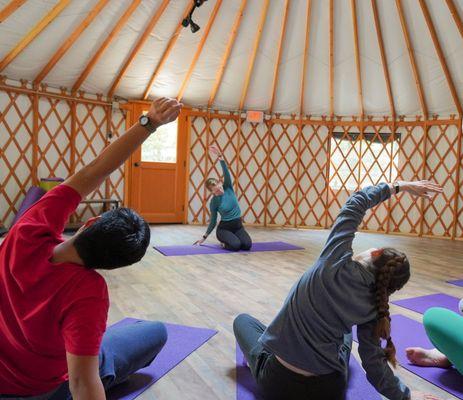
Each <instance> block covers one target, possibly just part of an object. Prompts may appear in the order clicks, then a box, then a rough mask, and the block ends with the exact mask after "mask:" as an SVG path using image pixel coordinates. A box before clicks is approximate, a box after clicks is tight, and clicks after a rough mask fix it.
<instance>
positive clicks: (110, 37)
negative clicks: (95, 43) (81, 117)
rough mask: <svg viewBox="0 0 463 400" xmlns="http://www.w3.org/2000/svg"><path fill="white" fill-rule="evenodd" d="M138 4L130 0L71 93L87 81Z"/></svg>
mask: <svg viewBox="0 0 463 400" xmlns="http://www.w3.org/2000/svg"><path fill="white" fill-rule="evenodd" d="M140 2H141V0H132V3H131V4H130V5H129V6H128V7H127V9H126V11H125V12H124V14H123V15H122V17H121V18H120V19H119V21H117V24H116V25H115V26H114V28H113V30H112V31H111V33H110V34H109V35H108V36H107V37H106V39H105V41H104V42H103V43H102V45H101V46H100V48H99V49H98V50H97V52H96V53H95V54H94V55H93V57H92V58H91V60H90V61H89V62H88V64H87V65H86V67H85V68H84V70H83V71H82V73H81V74H80V76H79V78H77V81H76V83H74V85H73V87H72V92H73V93H75V92H77V90H79V88H80V87H81V86H82V83H83V82H84V81H85V79H87V76H88V75H89V74H90V72H91V71H92V69H93V67H94V66H95V64H96V63H97V62H98V60H99V59H100V57H101V56H102V55H103V53H104V52H105V50H106V49H107V48H108V46H109V45H110V44H111V42H112V41H113V39H114V38H115V36H116V35H117V34H118V33H119V31H120V30H121V29H122V27H123V26H124V25H125V24H126V22H127V21H128V19H129V18H130V16H131V15H132V14H133V12H134V11H135V10H136V9H137V7H138V6H139V4H140Z"/></svg>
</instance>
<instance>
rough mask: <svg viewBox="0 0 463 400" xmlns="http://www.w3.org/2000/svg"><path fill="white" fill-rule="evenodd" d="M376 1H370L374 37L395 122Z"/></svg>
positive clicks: (389, 79) (393, 117)
mask: <svg viewBox="0 0 463 400" xmlns="http://www.w3.org/2000/svg"><path fill="white" fill-rule="evenodd" d="M376 1H377V0H371V7H372V8H373V18H374V21H375V28H376V36H377V37H378V45H379V52H380V54H381V64H382V65H383V72H384V79H385V81H386V89H387V96H388V98H389V106H390V109H391V116H392V119H393V120H394V121H395V106H394V98H393V96H392V88H391V78H390V75H389V66H388V64H387V57H386V52H385V51H384V41H383V34H382V31H381V22H380V20H379V14H378V7H377V4H376Z"/></svg>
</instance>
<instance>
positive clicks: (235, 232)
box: [216, 218, 252, 251]
mask: <svg viewBox="0 0 463 400" xmlns="http://www.w3.org/2000/svg"><path fill="white" fill-rule="evenodd" d="M216 233H217V239H218V240H219V242H221V243H223V244H224V246H225V248H226V249H227V250H230V251H239V250H250V249H251V247H252V240H251V237H250V236H249V234H248V233H247V232H246V231H245V229H244V226H243V223H242V222H241V218H237V219H233V220H231V221H220V224H219V226H218V227H217V232H216Z"/></svg>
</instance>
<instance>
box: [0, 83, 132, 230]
mask: <svg viewBox="0 0 463 400" xmlns="http://www.w3.org/2000/svg"><path fill="white" fill-rule="evenodd" d="M79 96H80V97H79ZM124 128H125V115H124V114H123V113H122V112H121V111H120V110H113V109H112V108H111V105H110V104H109V103H105V102H103V101H102V100H101V98H98V97H95V98H94V99H87V98H84V97H83V94H82V93H81V94H80V95H78V96H74V97H73V96H70V95H69V94H66V92H65V91H64V90H61V91H57V92H56V91H52V90H47V88H46V87H45V86H42V87H41V89H40V90H32V88H31V87H29V86H28V84H27V83H25V82H22V83H21V84H18V83H15V82H6V81H5V80H4V79H3V80H0V223H2V224H4V225H5V226H8V225H9V224H10V222H11V220H12V219H13V217H14V215H15V213H16V212H17V209H18V208H19V205H20V203H21V201H22V199H23V198H24V195H25V193H26V191H27V190H28V188H29V187H30V186H32V185H34V184H37V182H38V180H39V179H40V178H42V177H51V176H57V177H62V178H67V177H68V176H69V175H70V174H72V173H73V172H74V171H76V169H79V168H81V167H82V166H83V165H85V164H87V163H89V162H90V161H91V160H93V159H94V158H95V156H96V155H98V154H99V153H100V152H101V151H102V150H103V149H104V148H105V147H106V146H107V145H108V144H109V143H110V140H112V139H114V138H115V137H117V136H118V135H119V134H120V133H122V132H123V130H124ZM110 136H111V137H110ZM123 178H124V171H123V168H121V169H119V170H118V171H116V172H114V173H113V174H112V176H111V177H110V179H108V180H107V181H106V182H105V184H104V185H102V186H101V187H100V188H99V189H98V190H97V191H95V192H94V193H93V194H92V195H90V196H89V198H108V197H110V198H117V199H119V200H122V199H123V194H124V193H123V192H124V179H123ZM99 212H100V210H99V208H92V207H91V206H86V207H80V208H79V209H78V212H77V216H76V217H77V218H79V219H83V218H86V217H88V216H91V215H96V214H97V213H99Z"/></svg>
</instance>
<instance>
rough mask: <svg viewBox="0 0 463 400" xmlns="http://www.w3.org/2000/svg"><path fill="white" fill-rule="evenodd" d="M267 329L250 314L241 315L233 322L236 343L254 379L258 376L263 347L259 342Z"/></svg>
mask: <svg viewBox="0 0 463 400" xmlns="http://www.w3.org/2000/svg"><path fill="white" fill-rule="evenodd" d="M265 329H266V327H265V325H264V324H262V323H261V322H260V321H259V320H257V319H256V318H254V317H251V316H250V315H248V314H240V315H238V316H237V317H236V318H235V320H234V321H233V332H234V333H235V338H236V341H237V342H238V345H239V346H240V349H241V351H242V352H243V354H244V357H245V358H246V361H247V362H248V365H249V368H250V369H251V372H252V374H253V375H254V377H255V376H256V374H257V369H258V365H257V364H258V359H259V355H260V354H261V352H262V346H261V345H260V344H259V342H258V340H259V338H260V337H261V336H262V334H263V333H264V331H265Z"/></svg>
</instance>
